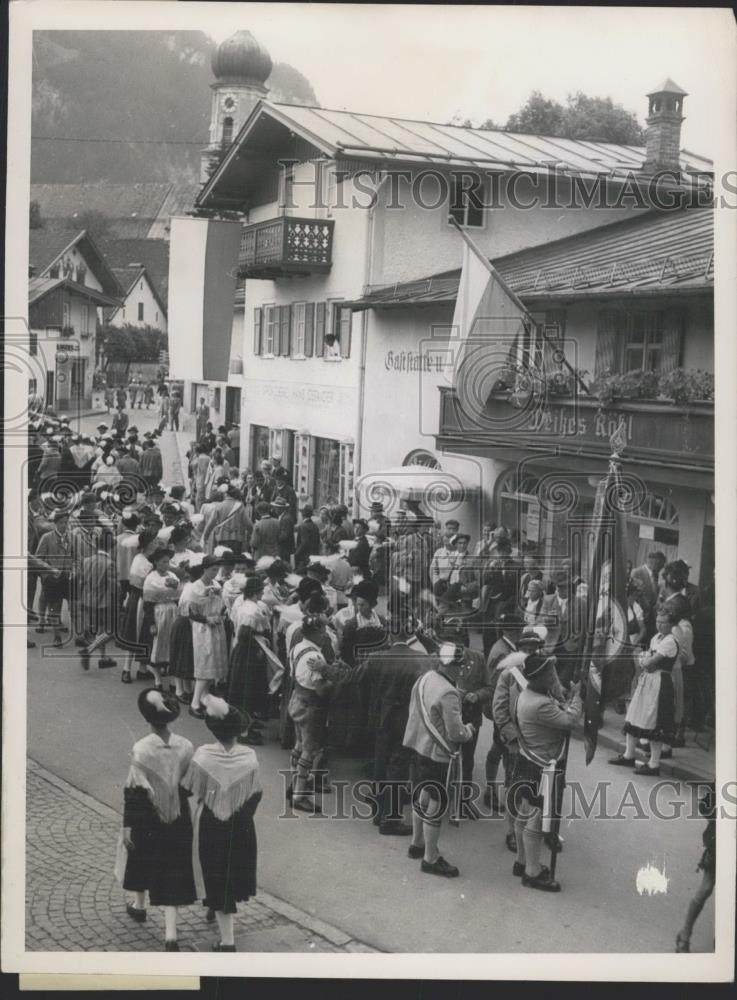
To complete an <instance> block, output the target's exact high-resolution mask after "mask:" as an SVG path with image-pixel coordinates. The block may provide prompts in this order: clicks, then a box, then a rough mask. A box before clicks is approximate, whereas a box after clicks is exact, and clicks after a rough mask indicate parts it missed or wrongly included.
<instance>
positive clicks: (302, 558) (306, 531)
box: [294, 504, 320, 572]
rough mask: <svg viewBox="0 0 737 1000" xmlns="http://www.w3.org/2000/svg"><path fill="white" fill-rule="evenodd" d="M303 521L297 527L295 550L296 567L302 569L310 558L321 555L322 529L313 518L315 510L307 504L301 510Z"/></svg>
mask: <svg viewBox="0 0 737 1000" xmlns="http://www.w3.org/2000/svg"><path fill="white" fill-rule="evenodd" d="M301 514H302V519H301V521H300V522H299V524H298V525H297V545H296V548H295V550H294V565H295V567H296V568H297V571H298V572H299V570H300V568H301V567H303V566H304V565H305V564H306V563H307V562H309V558H310V556H317V555H319V554H320V529H319V528H318V526H317V523H316V522H315V520H314V518H313V514H314V508H313V507H312V505H311V504H305V505H304V507H303V508H302V510H301Z"/></svg>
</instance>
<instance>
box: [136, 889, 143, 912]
mask: <svg viewBox="0 0 737 1000" xmlns="http://www.w3.org/2000/svg"><path fill="white" fill-rule="evenodd" d="M135 895H136V903H135V905H136V907H137V908H138V909H139V910H145V909H146V893H145V892H137V893H136V894H135Z"/></svg>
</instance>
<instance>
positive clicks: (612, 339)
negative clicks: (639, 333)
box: [594, 309, 619, 376]
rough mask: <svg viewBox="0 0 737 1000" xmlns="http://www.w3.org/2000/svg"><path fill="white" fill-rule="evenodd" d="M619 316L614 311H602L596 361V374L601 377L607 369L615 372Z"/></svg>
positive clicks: (597, 334)
mask: <svg viewBox="0 0 737 1000" xmlns="http://www.w3.org/2000/svg"><path fill="white" fill-rule="evenodd" d="M618 317H619V314H618V313H617V312H616V311H615V310H614V309H602V310H601V311H600V312H599V319H598V324H597V333H596V361H595V369H594V374H595V376H596V375H601V374H602V373H603V372H604V371H605V369H607V368H608V369H610V371H614V370H615V368H616V357H617V326H618V322H617V320H618Z"/></svg>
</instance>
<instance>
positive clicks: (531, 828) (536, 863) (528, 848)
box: [522, 809, 543, 878]
mask: <svg viewBox="0 0 737 1000" xmlns="http://www.w3.org/2000/svg"><path fill="white" fill-rule="evenodd" d="M522 837H523V840H524V845H525V872H526V874H527V875H530V876H531V877H533V878H534V877H535V875H539V874H540V869H541V868H542V865H541V864H540V850H541V848H542V843H543V834H542V814H541V813H540V810H539V809H536V810H535V811H534V812H533V813H532V815H530V816H529V817H528V819H527V822H526V823H525V828H524V830H523V832H522Z"/></svg>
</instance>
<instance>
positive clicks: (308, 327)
mask: <svg viewBox="0 0 737 1000" xmlns="http://www.w3.org/2000/svg"><path fill="white" fill-rule="evenodd" d="M314 349H315V303H314V302H308V303H307V305H306V306H305V357H306V358H311V357H312V352H313V351H314Z"/></svg>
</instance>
